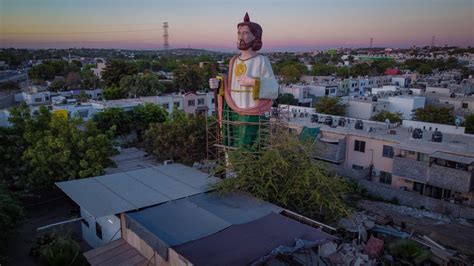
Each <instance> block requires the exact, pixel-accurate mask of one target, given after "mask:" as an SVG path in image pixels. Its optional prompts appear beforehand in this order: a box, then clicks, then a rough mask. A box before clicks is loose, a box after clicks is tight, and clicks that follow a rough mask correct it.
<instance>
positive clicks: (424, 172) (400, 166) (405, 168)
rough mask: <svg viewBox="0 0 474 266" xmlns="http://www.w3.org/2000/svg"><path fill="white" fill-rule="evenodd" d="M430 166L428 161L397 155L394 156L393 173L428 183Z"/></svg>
mask: <svg viewBox="0 0 474 266" xmlns="http://www.w3.org/2000/svg"><path fill="white" fill-rule="evenodd" d="M428 167H429V164H428V162H422V161H417V160H413V159H408V158H403V157H398V156H396V157H393V171H392V174H393V175H396V176H400V177H402V178H406V179H410V180H414V181H418V182H421V183H426V181H427V177H428Z"/></svg>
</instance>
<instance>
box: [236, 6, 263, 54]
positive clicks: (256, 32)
mask: <svg viewBox="0 0 474 266" xmlns="http://www.w3.org/2000/svg"><path fill="white" fill-rule="evenodd" d="M237 33H238V35H237V38H238V39H237V47H238V48H239V50H248V49H250V48H252V50H254V51H258V50H260V49H261V48H262V45H263V43H262V33H263V30H262V27H260V25H258V24H257V23H255V22H250V18H249V14H248V13H245V17H244V22H241V23H239V24H238V25H237Z"/></svg>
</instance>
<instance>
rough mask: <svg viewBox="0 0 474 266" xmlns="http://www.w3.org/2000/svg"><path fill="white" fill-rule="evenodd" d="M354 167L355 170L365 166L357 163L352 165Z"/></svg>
mask: <svg viewBox="0 0 474 266" xmlns="http://www.w3.org/2000/svg"><path fill="white" fill-rule="evenodd" d="M352 169H354V170H362V169H364V167H363V166H360V165H357V164H353V165H352Z"/></svg>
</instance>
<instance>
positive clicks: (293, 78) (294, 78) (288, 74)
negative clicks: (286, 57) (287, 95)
mask: <svg viewBox="0 0 474 266" xmlns="http://www.w3.org/2000/svg"><path fill="white" fill-rule="evenodd" d="M305 73H306V66H305V65H303V64H288V65H285V66H283V67H281V69H280V72H279V74H280V75H282V76H283V79H284V80H285V81H286V82H298V81H299V80H300V78H301V76H302V75H303V74H305Z"/></svg>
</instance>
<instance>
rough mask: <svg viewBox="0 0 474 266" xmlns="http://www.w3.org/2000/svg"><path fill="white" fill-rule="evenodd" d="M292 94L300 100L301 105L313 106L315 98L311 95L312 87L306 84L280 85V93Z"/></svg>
mask: <svg viewBox="0 0 474 266" xmlns="http://www.w3.org/2000/svg"><path fill="white" fill-rule="evenodd" d="M285 93H288V94H291V95H293V97H295V99H297V100H298V102H299V104H300V105H305V106H311V103H312V101H313V99H311V97H310V96H309V94H310V88H309V86H306V85H292V84H290V85H289V86H285V85H282V86H281V87H280V94H285Z"/></svg>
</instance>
